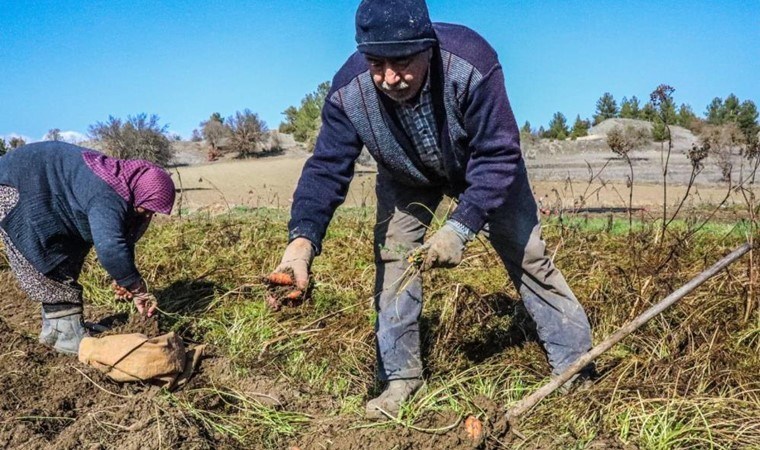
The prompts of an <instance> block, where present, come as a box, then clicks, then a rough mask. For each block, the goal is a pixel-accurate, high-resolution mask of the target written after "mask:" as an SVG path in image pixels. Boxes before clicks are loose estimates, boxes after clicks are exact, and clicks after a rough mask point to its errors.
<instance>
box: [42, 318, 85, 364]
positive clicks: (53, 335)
mask: <svg viewBox="0 0 760 450" xmlns="http://www.w3.org/2000/svg"><path fill="white" fill-rule="evenodd" d="M85 336H87V330H86V329H85V327H84V320H83V318H82V311H81V309H79V311H78V312H72V311H61V312H55V313H45V311H44V310H43V311H42V332H41V333H40V343H42V344H45V345H49V346H51V347H53V348H54V349H56V350H57V351H59V352H61V353H65V354H67V355H74V356H76V355H77V354H78V353H79V344H80V343H81V342H82V338H84V337H85Z"/></svg>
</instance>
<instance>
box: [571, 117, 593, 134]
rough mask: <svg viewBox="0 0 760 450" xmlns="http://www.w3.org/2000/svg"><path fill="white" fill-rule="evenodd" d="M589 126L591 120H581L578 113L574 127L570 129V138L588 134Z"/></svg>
mask: <svg viewBox="0 0 760 450" xmlns="http://www.w3.org/2000/svg"><path fill="white" fill-rule="evenodd" d="M589 128H590V127H589V121H588V120H581V115H580V114H578V115H576V116H575V122H574V123H573V128H572V130H570V138H571V139H577V138H579V137H583V136H588V129H589Z"/></svg>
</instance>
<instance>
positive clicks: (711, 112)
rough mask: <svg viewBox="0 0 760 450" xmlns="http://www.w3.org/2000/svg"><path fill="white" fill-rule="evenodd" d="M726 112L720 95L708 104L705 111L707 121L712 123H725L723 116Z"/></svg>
mask: <svg viewBox="0 0 760 450" xmlns="http://www.w3.org/2000/svg"><path fill="white" fill-rule="evenodd" d="M724 114H725V110H724V108H723V99H722V98H720V97H715V98H714V99H712V101H711V102H710V104H709V105H707V111H705V117H706V118H707V123H709V124H710V125H720V124H722V123H723V116H724Z"/></svg>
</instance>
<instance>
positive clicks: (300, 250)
mask: <svg viewBox="0 0 760 450" xmlns="http://www.w3.org/2000/svg"><path fill="white" fill-rule="evenodd" d="M312 260H314V247H312V245H311V241H309V240H308V239H306V238H295V239H293V241H292V242H291V243H290V244H288V247H287V248H286V249H285V253H284V254H283V255H282V260H281V261H280V265H279V266H277V268H276V269H274V272H273V273H286V272H287V270H288V269H290V270H292V271H293V277H294V278H295V280H294V281H295V286H296V288H298V289H300V290H305V289H306V288H307V287H308V286H309V274H310V269H311V262H312Z"/></svg>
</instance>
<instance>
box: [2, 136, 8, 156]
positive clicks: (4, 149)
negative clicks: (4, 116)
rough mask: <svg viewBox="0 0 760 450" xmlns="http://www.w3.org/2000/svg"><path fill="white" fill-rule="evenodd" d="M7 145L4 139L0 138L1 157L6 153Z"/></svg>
mask: <svg viewBox="0 0 760 450" xmlns="http://www.w3.org/2000/svg"><path fill="white" fill-rule="evenodd" d="M8 150H10V148H8V144H6V143H5V139H3V138H0V156H3V155H4V154H6V153H8Z"/></svg>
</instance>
